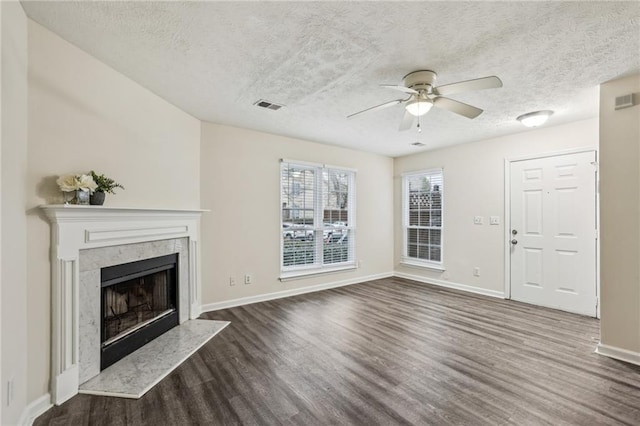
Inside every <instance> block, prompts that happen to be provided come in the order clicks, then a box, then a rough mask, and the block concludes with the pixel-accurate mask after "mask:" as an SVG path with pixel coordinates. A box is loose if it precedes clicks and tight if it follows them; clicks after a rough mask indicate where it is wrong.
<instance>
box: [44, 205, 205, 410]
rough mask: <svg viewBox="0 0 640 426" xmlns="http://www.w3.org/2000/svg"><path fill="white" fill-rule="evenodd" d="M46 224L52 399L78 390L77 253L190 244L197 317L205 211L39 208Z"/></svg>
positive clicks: (192, 298) (192, 294)
mask: <svg viewBox="0 0 640 426" xmlns="http://www.w3.org/2000/svg"><path fill="white" fill-rule="evenodd" d="M40 208H41V209H42V210H43V212H44V214H45V215H46V216H47V219H48V220H49V222H50V223H51V285H52V287H51V331H52V336H51V397H52V402H54V403H55V404H61V403H63V402H64V401H66V400H68V399H69V398H71V397H72V396H74V395H76V394H77V393H78V388H79V385H80V383H79V335H80V332H79V319H80V317H79V312H80V309H79V283H80V279H79V276H80V268H79V256H80V250H85V249H91V248H98V247H108V246H118V245H124V244H135V243H143V242H149V241H158V240H165V239H174V238H184V237H186V238H188V240H189V285H188V288H189V304H188V306H189V319H195V318H197V317H198V316H199V315H200V313H201V287H200V251H199V242H198V239H199V233H200V231H199V227H200V215H201V214H202V213H203V212H206V211H208V210H175V209H143V208H122V207H103V206H77V205H43V206H40Z"/></svg>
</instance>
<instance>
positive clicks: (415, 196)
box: [402, 169, 444, 269]
mask: <svg viewBox="0 0 640 426" xmlns="http://www.w3.org/2000/svg"><path fill="white" fill-rule="evenodd" d="M443 183H444V179H443V174H442V169H434V170H425V171H420V172H413V173H407V174H405V175H403V177H402V193H403V194H402V197H403V212H402V214H403V228H404V229H403V230H404V253H403V257H402V261H403V263H407V264H411V265H416V266H426V267H431V268H435V269H442V205H443V203H442V196H443V190H444V185H443Z"/></svg>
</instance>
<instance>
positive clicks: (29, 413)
mask: <svg viewBox="0 0 640 426" xmlns="http://www.w3.org/2000/svg"><path fill="white" fill-rule="evenodd" d="M51 407H53V404H52V403H51V395H50V394H48V393H46V394H44V395H42V396H41V397H40V398H38V399H36V400H35V401H31V403H30V404H29V405H27V406H26V407H25V408H24V411H23V412H22V415H21V416H20V421H19V422H18V424H19V425H20V426H31V425H32V424H33V422H34V421H35V419H37V418H38V417H40V416H41V415H42V414H44V413H45V411H47V410H48V409H49V408H51Z"/></svg>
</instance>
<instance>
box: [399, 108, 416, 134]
mask: <svg viewBox="0 0 640 426" xmlns="http://www.w3.org/2000/svg"><path fill="white" fill-rule="evenodd" d="M415 118H416V117H415V116H414V115H413V114H411V113H410V112H409V111H407V110H404V115H403V116H402V121H401V122H400V127H399V130H409V129H410V128H411V126H412V125H413V120H414V119H415Z"/></svg>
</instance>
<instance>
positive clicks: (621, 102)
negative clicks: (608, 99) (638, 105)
mask: <svg viewBox="0 0 640 426" xmlns="http://www.w3.org/2000/svg"><path fill="white" fill-rule="evenodd" d="M633 100H634V99H633V93H630V94H628V95H624V96H618V97H617V98H616V107H615V109H622V108H629V107H632V106H633Z"/></svg>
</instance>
